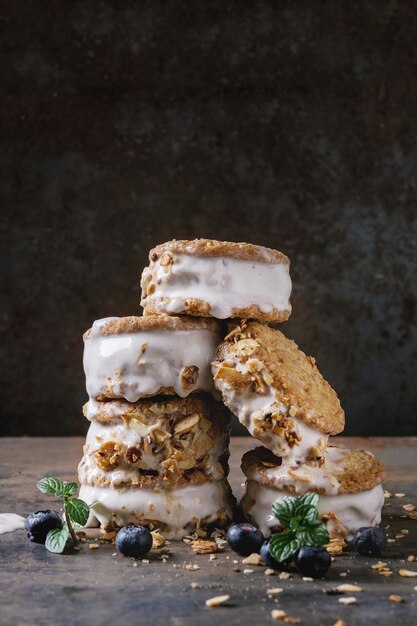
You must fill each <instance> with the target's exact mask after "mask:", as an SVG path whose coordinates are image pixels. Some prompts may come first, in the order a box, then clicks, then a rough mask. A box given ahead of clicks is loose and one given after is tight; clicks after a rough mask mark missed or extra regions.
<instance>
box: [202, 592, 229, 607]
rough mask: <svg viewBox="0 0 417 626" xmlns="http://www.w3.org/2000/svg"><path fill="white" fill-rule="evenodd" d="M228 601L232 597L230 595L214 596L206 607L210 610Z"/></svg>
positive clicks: (207, 602)
mask: <svg viewBox="0 0 417 626" xmlns="http://www.w3.org/2000/svg"><path fill="white" fill-rule="evenodd" d="M228 600H230V596H228V595H224V596H214V598H209V599H208V600H206V606H208V607H210V608H215V607H216V606H220V605H222V604H224V603H225V602H227V601H228Z"/></svg>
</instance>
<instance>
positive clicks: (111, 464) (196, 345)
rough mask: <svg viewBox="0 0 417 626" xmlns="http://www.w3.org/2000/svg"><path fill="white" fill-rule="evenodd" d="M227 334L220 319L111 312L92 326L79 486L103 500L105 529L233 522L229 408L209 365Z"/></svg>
mask: <svg viewBox="0 0 417 626" xmlns="http://www.w3.org/2000/svg"><path fill="white" fill-rule="evenodd" d="M221 338H222V329H221V325H220V324H219V323H218V322H217V321H216V320H213V319H195V318H192V317H181V318H179V317H168V316H165V315H161V316H148V317H125V318H107V319H102V320H98V321H96V322H94V324H93V327H92V328H91V329H89V330H88V331H87V332H86V333H85V335H84V342H85V348H84V369H85V374H86V386H87V392H88V394H89V401H88V402H87V404H86V405H85V406H84V414H85V416H86V417H87V418H88V419H89V420H90V421H91V426H90V428H89V431H88V434H87V440H86V444H85V446H84V457H83V459H82V461H81V463H80V465H79V480H80V483H81V491H80V494H81V497H82V498H83V499H84V500H85V501H86V502H88V503H92V502H94V501H97V504H96V505H95V506H94V509H93V510H94V516H95V518H97V520H98V521H99V522H100V524H101V525H102V527H103V528H104V529H106V530H110V529H113V528H116V527H119V526H123V525H126V524H129V523H139V524H147V525H149V526H150V527H152V528H158V529H160V530H162V531H163V532H164V535H165V536H166V537H181V536H182V535H184V534H186V533H187V532H191V531H192V530H194V529H195V528H196V527H199V526H201V525H205V524H218V525H221V524H225V523H226V522H227V521H228V520H230V518H231V505H232V497H231V491H230V487H229V485H228V483H227V474H228V456H229V431H230V413H229V411H228V410H227V409H226V408H225V406H224V405H223V404H222V403H220V402H218V401H216V400H215V399H214V397H213V393H214V386H213V379H212V376H211V372H210V362H211V360H212V358H213V355H214V352H215V350H216V347H217V345H218V343H219V341H220V340H221ZM91 522H92V520H90V523H91Z"/></svg>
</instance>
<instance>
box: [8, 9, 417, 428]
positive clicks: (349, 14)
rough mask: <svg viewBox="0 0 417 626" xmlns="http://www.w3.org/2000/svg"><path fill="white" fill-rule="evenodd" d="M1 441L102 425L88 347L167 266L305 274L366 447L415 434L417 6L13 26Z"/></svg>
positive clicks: (303, 338)
mask: <svg viewBox="0 0 417 626" xmlns="http://www.w3.org/2000/svg"><path fill="white" fill-rule="evenodd" d="M1 21H2V26H3V28H2V34H1V42H0V50H1V60H0V63H1V68H2V72H1V75H2V90H1V99H2V121H3V124H2V131H1V134H2V139H1V142H0V152H1V155H0V165H1V167H0V194H1V200H0V205H1V208H2V218H1V222H0V233H1V237H2V245H1V249H0V258H1V285H0V303H1V317H0V362H1V365H2V387H3V393H2V394H1V401H0V424H1V426H0V432H1V433H2V434H4V435H19V434H31V435H46V434H51V435H65V434H67V435H74V434H82V433H83V432H85V430H86V427H87V424H86V421H85V420H84V419H83V418H82V415H81V411H80V406H81V404H82V402H83V401H84V400H85V397H86V396H85V392H84V382H83V372H82V367H81V356H82V341H81V335H82V332H83V331H84V330H85V329H86V328H88V326H89V325H90V323H91V321H92V320H93V319H95V318H97V317H103V316H106V315H112V314H118V315H125V314H131V313H136V312H138V311H139V310H140V309H139V287H138V283H139V276H140V271H141V268H142V267H143V266H144V264H145V263H146V256H147V251H148V249H149V248H150V247H151V246H153V245H154V244H156V243H158V242H162V241H165V240H167V239H171V238H174V237H175V238H193V237H196V236H206V237H212V238H219V239H231V240H243V241H252V242H255V243H260V244H265V245H267V246H272V247H277V248H278V249H280V250H283V251H284V252H285V253H286V254H288V255H289V257H290V258H291V260H292V276H293V280H294V292H293V298H292V301H293V307H294V312H293V316H292V318H291V320H290V321H289V322H288V323H287V324H285V325H284V328H283V329H284V332H286V333H287V334H288V335H289V336H291V337H293V338H295V339H296V340H297V341H298V342H299V344H300V346H301V347H302V348H303V349H304V350H305V351H306V352H308V353H311V354H314V355H315V356H316V357H317V361H318V364H319V366H320V367H321V369H322V371H323V373H324V374H325V375H326V376H327V377H328V379H329V380H330V382H331V383H332V384H333V385H334V387H335V388H336V390H337V391H338V392H339V394H340V396H341V399H342V403H343V405H344V407H345V409H346V413H347V428H346V432H347V433H349V434H357V435H366V434H382V435H390V434H403V435H412V434H416V431H417V417H416V415H417V394H416V382H415V381H416V380H417V358H416V357H417V330H416V298H417V281H416V269H417V251H416V247H417V243H416V242H417V201H416V171H417V146H416V137H417V119H416V116H417V45H416V37H415V33H416V28H417V12H416V5H415V3H413V2H410V1H404V2H395V1H394V2H393V1H388V0H381V1H376V0H373V1H370V0H365V2H331V1H328V2H318V3H315V2H307V1H301V2H290V1H283V0H280V1H278V2H272V1H269V2H202V1H201V0H195V1H194V2H172V1H168V2H162V0H152V1H144V2H123V3H117V2H110V1H108V2H98V1H96V0H87V1H83V2H80V1H74V2H67V3H60V2H53V1H45V2H42V3H38V2H35V1H33V2H30V1H28V0H23V1H22V2H18V3H16V2H11V1H10V0H5V2H3V3H2V9H1Z"/></svg>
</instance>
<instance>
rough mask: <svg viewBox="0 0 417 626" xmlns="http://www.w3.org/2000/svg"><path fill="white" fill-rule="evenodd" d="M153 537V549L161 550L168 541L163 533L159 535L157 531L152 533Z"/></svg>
mask: <svg viewBox="0 0 417 626" xmlns="http://www.w3.org/2000/svg"><path fill="white" fill-rule="evenodd" d="M151 535H152V548H153V549H156V548H160V547H161V546H163V545H164V543H165V541H166V539H165V537H164V536H163V535H161V533H158V532H157V531H156V530H153V531H152V532H151Z"/></svg>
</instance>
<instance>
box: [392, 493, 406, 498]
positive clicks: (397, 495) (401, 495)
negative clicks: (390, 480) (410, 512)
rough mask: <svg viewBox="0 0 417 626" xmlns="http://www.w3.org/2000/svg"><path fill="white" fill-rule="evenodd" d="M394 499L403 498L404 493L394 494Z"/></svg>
mask: <svg viewBox="0 0 417 626" xmlns="http://www.w3.org/2000/svg"><path fill="white" fill-rule="evenodd" d="M394 496H395V497H396V498H405V493H394Z"/></svg>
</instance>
